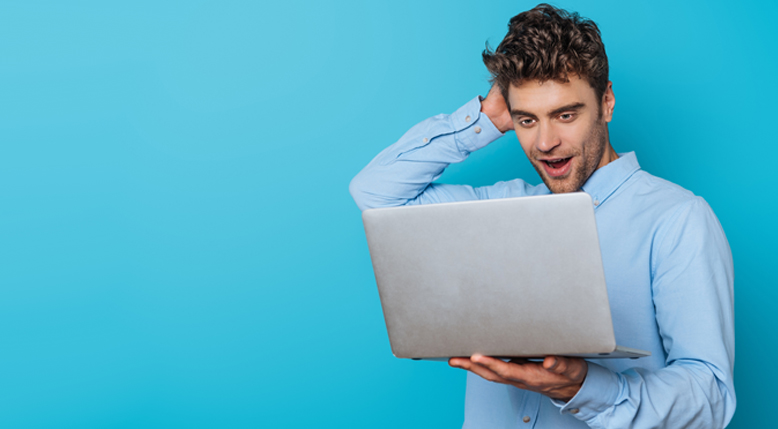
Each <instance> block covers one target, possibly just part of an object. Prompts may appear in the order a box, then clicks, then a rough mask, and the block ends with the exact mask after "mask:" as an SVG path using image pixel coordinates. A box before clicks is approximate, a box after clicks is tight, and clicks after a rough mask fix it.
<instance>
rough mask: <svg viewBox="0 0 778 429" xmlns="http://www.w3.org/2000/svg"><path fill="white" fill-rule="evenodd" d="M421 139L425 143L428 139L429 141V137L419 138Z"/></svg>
mask: <svg viewBox="0 0 778 429" xmlns="http://www.w3.org/2000/svg"><path fill="white" fill-rule="evenodd" d="M421 141H422V142H424V143H427V142H428V141H430V139H428V138H426V137H424V138H423V139H421Z"/></svg>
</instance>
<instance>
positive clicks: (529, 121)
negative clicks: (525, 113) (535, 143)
mask: <svg viewBox="0 0 778 429" xmlns="http://www.w3.org/2000/svg"><path fill="white" fill-rule="evenodd" d="M534 123H535V120H534V119H522V120H520V121H519V125H521V126H522V127H524V128H527V127H530V126H532V124H534Z"/></svg>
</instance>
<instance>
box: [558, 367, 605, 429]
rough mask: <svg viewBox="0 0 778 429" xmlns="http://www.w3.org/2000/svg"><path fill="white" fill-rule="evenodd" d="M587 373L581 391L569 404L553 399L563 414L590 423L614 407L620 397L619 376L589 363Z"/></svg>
mask: <svg viewBox="0 0 778 429" xmlns="http://www.w3.org/2000/svg"><path fill="white" fill-rule="evenodd" d="M587 364H588V365H589V369H588V371H587V373H586V379H585V380H584V383H583V386H581V390H579V391H578V393H576V395H575V396H573V399H571V400H570V401H568V402H567V403H565V402H562V401H558V400H556V399H552V400H551V402H552V403H553V404H554V405H556V406H557V407H559V408H560V410H559V411H560V412H561V413H562V414H571V415H573V417H575V418H577V419H578V420H581V421H589V420H591V419H593V418H595V417H597V416H598V415H599V414H600V413H602V412H604V411H605V410H607V409H608V408H610V407H612V406H613V405H614V404H615V403H616V399H617V398H618V395H619V376H618V374H616V373H615V372H613V371H611V370H609V369H607V368H605V367H602V366H600V365H597V364H596V363H592V362H587Z"/></svg>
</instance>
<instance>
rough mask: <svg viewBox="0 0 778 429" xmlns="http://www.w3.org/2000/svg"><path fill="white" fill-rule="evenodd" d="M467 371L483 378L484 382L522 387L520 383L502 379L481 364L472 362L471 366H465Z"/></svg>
mask: <svg viewBox="0 0 778 429" xmlns="http://www.w3.org/2000/svg"><path fill="white" fill-rule="evenodd" d="M465 369H467V370H468V371H470V372H472V373H473V374H475V375H477V376H479V377H481V378H483V379H484V380H488V381H491V382H494V383H502V384H510V385H513V386H517V387H522V386H520V385H519V383H516V382H514V381H513V380H507V379H505V378H504V377H501V376H500V375H499V374H497V373H495V372H494V371H492V370H490V369H489V368H487V367H485V366H483V365H480V364H476V363H473V362H471V363H470V364H469V365H465Z"/></svg>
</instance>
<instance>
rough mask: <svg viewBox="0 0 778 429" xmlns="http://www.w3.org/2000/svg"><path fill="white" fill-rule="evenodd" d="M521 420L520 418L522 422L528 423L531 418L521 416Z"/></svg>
mask: <svg viewBox="0 0 778 429" xmlns="http://www.w3.org/2000/svg"><path fill="white" fill-rule="evenodd" d="M521 420H522V421H523V422H524V423H529V421H530V420H531V419H530V418H529V416H524V418H523V419H521Z"/></svg>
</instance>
